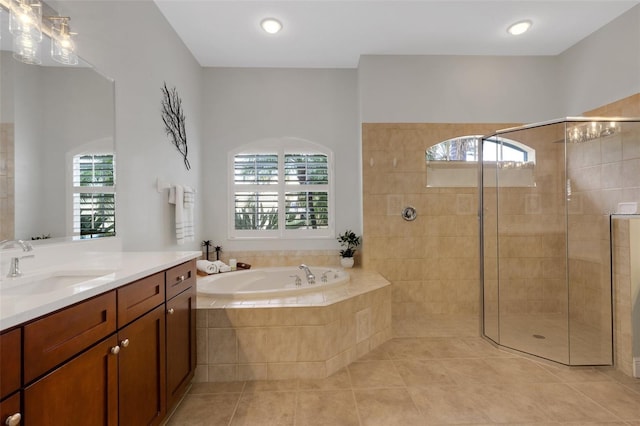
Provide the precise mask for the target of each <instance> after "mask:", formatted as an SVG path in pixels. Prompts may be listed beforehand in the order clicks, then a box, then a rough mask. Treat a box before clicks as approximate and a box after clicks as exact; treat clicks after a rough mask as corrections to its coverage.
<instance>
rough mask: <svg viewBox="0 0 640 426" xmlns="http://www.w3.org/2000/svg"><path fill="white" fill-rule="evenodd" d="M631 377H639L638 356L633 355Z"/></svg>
mask: <svg viewBox="0 0 640 426" xmlns="http://www.w3.org/2000/svg"><path fill="white" fill-rule="evenodd" d="M633 377H638V378H640V357H633Z"/></svg>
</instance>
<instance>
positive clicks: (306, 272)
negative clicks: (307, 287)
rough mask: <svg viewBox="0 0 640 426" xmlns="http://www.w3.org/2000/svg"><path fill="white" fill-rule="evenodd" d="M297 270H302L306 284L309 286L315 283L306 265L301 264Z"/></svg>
mask: <svg viewBox="0 0 640 426" xmlns="http://www.w3.org/2000/svg"><path fill="white" fill-rule="evenodd" d="M298 268H300V269H303V270H304V273H305V274H306V275H307V282H308V283H309V284H315V283H316V276H315V275H313V274H312V273H311V269H309V267H308V266H307V265H305V264H304V263H303V264H302V265H300V266H298Z"/></svg>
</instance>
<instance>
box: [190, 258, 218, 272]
mask: <svg viewBox="0 0 640 426" xmlns="http://www.w3.org/2000/svg"><path fill="white" fill-rule="evenodd" d="M196 268H198V271H202V272H204V273H206V274H217V273H218V272H220V268H219V267H218V265H217V264H216V263H215V262H209V261H208V260H198V261H197V262H196Z"/></svg>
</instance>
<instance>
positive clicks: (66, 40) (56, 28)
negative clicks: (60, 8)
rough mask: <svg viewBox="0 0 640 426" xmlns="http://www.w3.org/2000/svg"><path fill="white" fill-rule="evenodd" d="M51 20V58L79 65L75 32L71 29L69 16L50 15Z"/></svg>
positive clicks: (65, 63)
mask: <svg viewBox="0 0 640 426" xmlns="http://www.w3.org/2000/svg"><path fill="white" fill-rule="evenodd" d="M48 19H49V20H51V22H52V25H51V59H53V60H54V61H56V62H59V63H61V64H64V65H77V64H78V55H76V44H75V42H74V41H73V36H74V35H75V33H72V32H71V31H69V20H70V19H71V18H69V17H68V16H55V17H49V18H48Z"/></svg>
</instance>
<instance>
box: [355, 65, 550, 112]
mask: <svg viewBox="0 0 640 426" xmlns="http://www.w3.org/2000/svg"><path fill="white" fill-rule="evenodd" d="M358 73H359V74H358V83H359V93H360V108H361V113H362V116H361V120H362V122H364V123H396V122H397V123H492V122H501V123H505V122H515V123H518V122H522V123H526V122H532V121H540V120H547V119H549V118H553V117H556V116H559V115H561V111H562V103H561V100H560V99H558V97H557V93H558V88H559V81H558V80H557V78H556V76H557V74H558V64H557V60H556V59H555V58H554V57H549V56H537V57H490V56H362V57H361V58H360V64H359V68H358Z"/></svg>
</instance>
